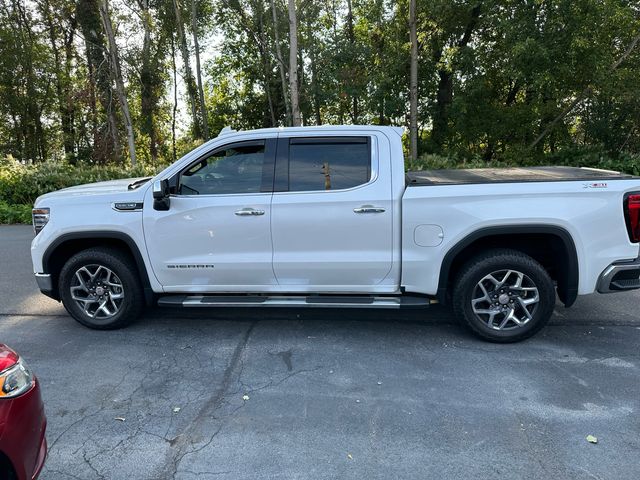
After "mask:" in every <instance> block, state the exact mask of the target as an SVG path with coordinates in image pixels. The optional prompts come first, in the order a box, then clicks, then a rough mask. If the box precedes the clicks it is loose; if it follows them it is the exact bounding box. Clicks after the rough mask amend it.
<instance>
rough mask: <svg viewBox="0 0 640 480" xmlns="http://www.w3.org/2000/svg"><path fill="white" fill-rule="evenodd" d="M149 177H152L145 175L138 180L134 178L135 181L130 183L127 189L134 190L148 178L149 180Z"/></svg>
mask: <svg viewBox="0 0 640 480" xmlns="http://www.w3.org/2000/svg"><path fill="white" fill-rule="evenodd" d="M151 178H152V177H145V178H141V179H140V180H136V181H135V182H133V183H130V184H129V186H128V187H127V188H128V189H129V190H135V189H136V188H138V187H141V186H142V185H144V184H145V183H147V182H148V181H149V180H151Z"/></svg>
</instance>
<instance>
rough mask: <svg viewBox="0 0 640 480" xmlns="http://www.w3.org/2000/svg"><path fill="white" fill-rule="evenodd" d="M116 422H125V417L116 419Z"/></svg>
mask: <svg viewBox="0 0 640 480" xmlns="http://www.w3.org/2000/svg"><path fill="white" fill-rule="evenodd" d="M114 420H118V421H120V422H124V417H116V418H114Z"/></svg>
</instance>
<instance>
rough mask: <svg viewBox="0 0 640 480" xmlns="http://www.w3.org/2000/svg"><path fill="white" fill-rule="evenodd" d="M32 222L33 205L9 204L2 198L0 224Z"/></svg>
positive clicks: (0, 202)
mask: <svg viewBox="0 0 640 480" xmlns="http://www.w3.org/2000/svg"><path fill="white" fill-rule="evenodd" d="M14 223H31V205H9V204H7V203H5V202H3V201H1V200H0V224H9V225H11V224H14Z"/></svg>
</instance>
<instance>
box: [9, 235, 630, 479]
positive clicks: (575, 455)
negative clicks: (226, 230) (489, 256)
mask: <svg viewBox="0 0 640 480" xmlns="http://www.w3.org/2000/svg"><path fill="white" fill-rule="evenodd" d="M31 238H32V232H31V229H30V228H29V227H24V226H12V227H6V226H5V227H0V265H1V267H2V268H1V270H0V271H1V272H2V273H1V274H0V341H1V342H3V343H7V344H8V345H10V346H12V347H13V348H15V349H16V350H17V351H18V352H20V353H21V355H22V356H23V357H25V358H26V360H27V361H28V362H29V364H30V365H31V366H32V368H33V369H34V370H35V372H36V374H37V376H38V378H39V380H40V382H41V385H42V392H43V396H44V400H45V405H46V411H47V416H48V421H49V423H48V434H47V438H48V441H49V456H48V459H47V463H46V465H45V468H44V471H43V473H42V476H41V478H42V479H43V480H49V479H82V480H91V479H174V478H176V479H205V480H206V479H213V478H215V479H245V478H252V479H254V478H255V479H271V478H276V479H325V478H353V479H364V478H366V479H378V478H379V479H393V478H402V479H413V478H415V479H424V478H437V479H456V480H458V479H461V478H482V479H492V478H501V479H518V478H527V479H531V478H544V479H549V478H563V479H569V478H580V479H585V478H587V479H588V478H593V479H615V480H623V479H633V480H636V479H638V478H640V462H639V461H638V453H639V452H640V416H639V415H638V413H639V411H640V376H639V374H640V349H639V344H640V313H639V309H638V305H639V300H640V294H638V293H627V294H620V295H609V296H599V295H594V296H589V297H584V298H580V299H579V300H578V302H577V304H576V306H575V307H574V308H572V309H569V310H565V309H564V308H563V307H561V306H558V308H557V309H556V314H555V316H554V317H553V320H552V323H551V325H550V326H548V327H547V328H546V329H545V330H544V331H543V332H541V333H540V334H539V335H538V336H536V337H535V338H533V339H531V340H529V341H526V342H524V343H519V344H515V345H493V344H489V343H485V342H482V341H479V340H476V339H475V338H473V337H471V336H470V335H469V334H467V332H466V331H465V330H463V329H462V328H460V327H458V326H457V325H456V324H455V322H454V321H453V320H452V318H451V315H450V314H449V312H448V311H447V310H446V309H444V308H442V307H433V308H431V309H429V311H419V310H414V311H403V312H389V311H367V310H344V311H340V310H298V309H294V310H280V309H279V310H267V311H263V310H251V309H220V310H200V311H195V312H194V311H193V310H190V311H183V310H169V309H162V310H161V309H154V310H151V311H149V312H148V313H147V314H146V315H145V316H144V317H143V318H142V319H141V320H139V321H138V322H137V323H135V324H134V325H132V326H130V327H129V328H126V329H124V330H119V331H112V332H96V331H91V330H88V329H86V328H84V327H82V326H80V325H79V324H77V323H76V322H74V321H73V320H72V319H71V318H70V317H68V316H67V315H66V313H65V311H64V309H63V308H62V307H61V306H60V305H59V304H58V303H56V302H54V301H52V300H49V299H47V298H46V297H44V296H42V295H40V294H39V293H38V291H37V288H36V284H35V281H34V279H33V278H32V274H31V263H30V258H29V242H30V241H31ZM589 434H591V435H595V436H596V437H598V443H597V444H596V445H593V444H590V443H588V442H587V441H586V439H585V437H586V436H587V435H589Z"/></svg>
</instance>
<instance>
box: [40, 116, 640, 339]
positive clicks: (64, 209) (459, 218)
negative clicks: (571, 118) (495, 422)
mask: <svg viewBox="0 0 640 480" xmlns="http://www.w3.org/2000/svg"><path fill="white" fill-rule="evenodd" d="M401 133H402V131H401V129H399V128H394V127H377V126H341V127H333V126H324V127H303V128H276V129H265V130H254V131H239V132H237V131H233V130H230V129H228V128H227V129H224V130H223V131H222V132H221V134H220V135H219V136H218V137H217V138H215V139H213V140H211V141H209V142H207V143H205V144H204V145H202V146H200V147H198V148H196V149H195V150H193V151H192V152H190V153H188V154H187V155H185V156H184V157H183V158H181V159H180V160H178V161H177V162H176V163H175V164H173V165H171V166H170V167H168V168H167V169H165V170H164V171H163V172H161V173H160V174H158V175H157V176H156V177H154V178H143V179H129V180H117V181H109V182H100V183H95V184H91V185H80V186H76V187H71V188H66V189H64V190H60V191H57V192H52V193H48V194H46V195H43V196H41V197H39V198H38V199H37V200H36V202H35V206H34V209H33V225H34V229H35V233H36V236H35V239H34V240H33V243H32V245H31V253H32V259H33V268H34V273H35V276H36V279H37V282H38V285H39V287H40V290H41V291H42V292H43V293H45V294H46V295H48V296H50V297H53V298H55V299H57V300H61V301H62V303H63V304H64V306H65V308H66V309H67V311H68V312H69V313H70V315H71V316H72V317H74V318H75V319H76V320H77V321H79V322H80V323H82V324H83V325H86V326H87V327H90V328H96V329H109V328H116V327H121V326H123V325H125V324H127V323H128V322H130V321H131V320H133V319H134V318H136V317H137V316H138V315H139V314H140V313H141V311H142V309H143V307H144V306H145V304H146V305H152V304H155V303H158V304H159V305H163V306H184V307H213V306H216V307H222V306H256V307H270V306H279V307H280V306H294V307H305V306H311V307H340V308H347V307H357V308H368V307H371V308H402V307H422V306H428V305H429V304H431V303H435V302H440V303H446V304H450V305H452V306H453V309H454V311H455V312H456V314H457V316H458V317H459V318H460V319H461V321H462V322H463V323H464V324H465V325H467V326H468V327H469V328H470V329H471V330H472V331H473V332H475V333H476V334H477V335H479V336H481V337H483V338H485V339H487V340H491V341H496V342H512V341H517V340H522V339H524V338H527V337H529V336H531V335H533V334H534V333H535V332H537V331H538V330H539V329H540V328H542V327H543V326H544V325H545V323H546V322H547V321H548V320H549V318H550V316H551V314H552V312H553V309H554V306H555V303H556V292H557V295H558V297H559V299H560V301H561V302H562V303H564V305H565V306H567V307H568V306H571V305H572V304H573V303H574V301H575V300H576V296H577V295H585V294H589V293H592V292H594V291H598V292H600V293H608V292H616V291H625V290H630V289H634V288H638V287H640V260H639V259H638V253H639V251H638V250H639V249H638V246H639V243H638V242H639V241H640V178H637V177H632V176H629V175H624V174H620V173H617V172H610V171H604V170H594V169H586V168H568V167H540V168H512V169H500V170H496V169H477V170H434V171H420V172H409V173H406V174H405V168H404V158H403V151H402V142H401Z"/></svg>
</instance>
